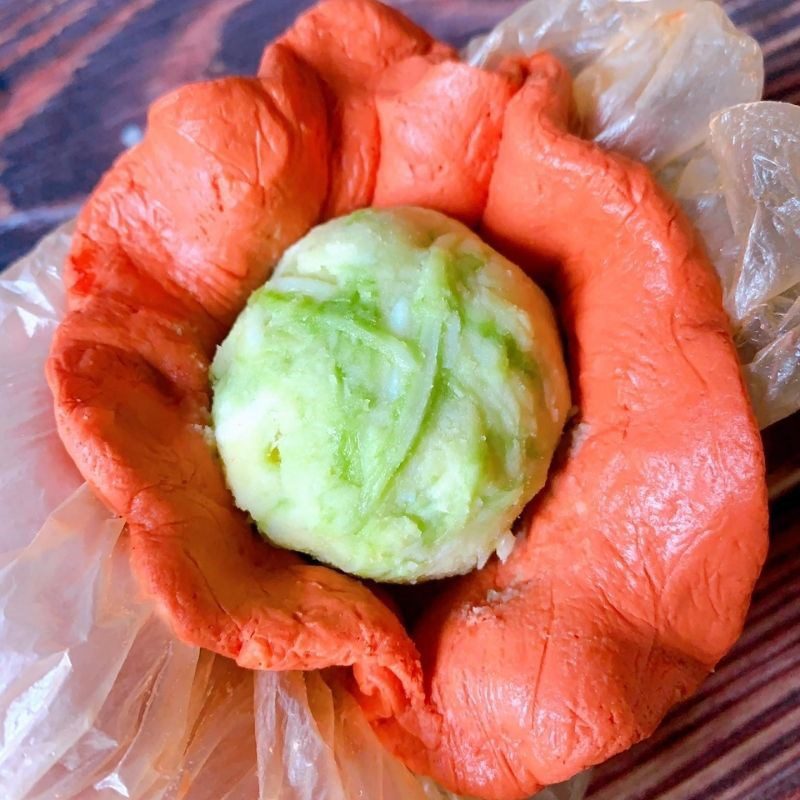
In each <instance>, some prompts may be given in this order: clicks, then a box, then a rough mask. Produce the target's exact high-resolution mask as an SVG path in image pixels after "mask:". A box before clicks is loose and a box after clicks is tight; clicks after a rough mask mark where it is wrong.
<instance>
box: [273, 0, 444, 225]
mask: <svg viewBox="0 0 800 800" xmlns="http://www.w3.org/2000/svg"><path fill="white" fill-rule="evenodd" d="M279 41H280V42H283V43H284V44H286V45H287V46H288V47H290V48H291V49H292V50H293V51H294V52H295V53H297V55H298V56H300V57H301V58H303V59H304V60H305V61H306V63H308V64H309V65H311V66H312V67H313V68H314V69H315V70H316V72H317V74H318V75H319V76H320V77H321V78H322V80H323V82H324V84H325V87H326V89H327V93H326V94H327V101H328V106H329V114H330V117H329V119H330V145H331V153H330V158H331V160H330V168H331V177H330V191H329V192H328V198H327V202H326V204H325V209H324V216H325V218H326V219H327V218H329V217H338V216H341V215H342V214H346V213H348V212H349V211H353V210H355V209H357V208H363V207H364V206H368V205H370V204H371V203H372V195H373V192H374V191H375V173H376V171H377V169H378V159H379V157H380V134H379V130H378V116H377V112H376V109H375V88H376V84H377V83H378V80H379V79H380V76H381V75H382V73H383V71H384V70H385V69H386V68H387V67H389V66H390V65H392V64H395V63H397V62H398V61H402V60H403V59H405V58H408V57H409V56H414V55H425V54H427V53H432V54H433V55H435V57H437V58H445V57H453V58H454V57H455V53H454V51H453V50H452V49H451V48H450V47H447V46H446V45H443V44H441V43H439V42H436V41H435V40H434V39H432V38H431V37H430V36H429V35H428V34H427V33H426V32H425V31H424V30H422V29H421V28H419V27H417V26H416V25H414V23H413V22H411V21H410V20H409V19H407V18H406V17H404V16H403V15H402V14H400V13H399V12H397V11H395V10H394V9H391V8H388V7H387V6H384V5H381V4H380V3H376V2H372V0H327V1H326V2H322V3H319V4H318V5H316V6H314V7H313V8H312V9H311V10H310V11H308V12H307V13H306V14H304V15H303V16H301V17H300V18H299V19H298V20H297V22H295V24H294V25H293V26H292V27H291V28H290V29H289V30H288V31H287V32H286V33H285V34H284V35H283V36H282V37H281V39H280V40H279ZM269 53H270V48H267V50H266V52H265V56H264V57H265V58H268V57H269ZM263 69H264V64H263V62H262V65H261V67H260V68H259V73H262V72H263Z"/></svg>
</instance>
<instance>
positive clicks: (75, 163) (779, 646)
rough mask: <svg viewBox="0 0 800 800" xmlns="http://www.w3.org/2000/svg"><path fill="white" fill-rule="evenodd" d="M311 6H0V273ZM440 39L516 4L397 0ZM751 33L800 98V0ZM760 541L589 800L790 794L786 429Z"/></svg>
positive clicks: (734, 12)
mask: <svg viewBox="0 0 800 800" xmlns="http://www.w3.org/2000/svg"><path fill="white" fill-rule="evenodd" d="M307 5H310V0H0V269H1V268H2V267H3V266H4V265H6V264H8V263H10V262H11V261H13V260H14V259H15V258H17V257H18V256H20V255H22V254H23V253H24V252H25V251H27V250H28V249H29V248H30V247H31V245H32V244H33V243H34V242H35V241H36V240H37V239H38V238H39V237H40V236H41V235H42V234H44V233H45V232H47V230H49V229H50V228H52V227H53V226H55V225H56V224H58V223H60V222H61V221H63V220H65V219H67V218H69V217H71V216H73V215H74V214H75V213H76V211H77V210H78V208H79V206H80V204H81V202H82V200H83V199H84V198H85V196H86V194H87V193H88V192H89V191H90V190H91V188H92V187H93V185H94V184H95V183H96V182H97V180H98V178H99V177H100V175H101V174H102V173H103V171H104V170H105V169H106V168H107V167H108V165H109V164H110V163H111V161H112V160H113V158H114V157H115V156H116V155H117V154H118V153H119V152H120V151H121V150H123V149H124V148H125V147H126V146H127V145H129V144H131V143H133V142H134V141H135V140H136V139H137V137H138V136H139V135H140V133H141V128H142V125H143V123H144V118H145V112H146V108H147V106H148V104H149V103H150V102H151V101H152V100H153V99H154V98H156V97H157V96H159V95H160V94H163V93H164V92H165V91H167V90H169V89H171V88H173V87H174V86H176V85H179V84H181V83H185V82H187V81H191V80H198V79H201V78H205V77H210V76H216V75H222V74H229V73H248V72H252V71H253V70H254V69H255V66H256V64H257V62H258V57H259V55H260V53H261V50H262V48H263V46H264V43H265V42H266V41H267V40H268V39H270V38H271V37H272V36H274V35H275V34H276V33H277V32H279V31H280V30H282V29H283V28H284V27H286V26H287V25H288V24H289V23H290V22H291V20H292V19H293V18H294V17H295V15H296V14H297V13H298V11H300V10H301V9H302V8H304V7H305V6H307ZM395 5H397V6H399V7H401V8H402V9H403V10H404V11H405V12H406V13H408V14H409V15H410V16H411V17H413V18H414V19H416V20H417V21H418V22H420V23H421V24H423V25H424V26H426V27H427V28H428V29H429V30H430V31H431V32H432V33H434V34H435V35H437V36H439V37H441V38H443V39H446V40H448V41H450V42H452V43H454V44H462V43H464V42H465V41H466V40H467V39H468V38H469V37H470V36H472V35H473V34H475V33H477V32H480V31H483V30H486V29H487V28H488V27H490V26H491V25H492V24H494V23H495V22H496V21H497V20H498V19H500V18H502V17H503V16H505V15H507V14H508V13H510V12H511V11H512V10H513V9H514V8H516V7H517V6H518V5H519V0H395ZM724 5H725V7H726V9H727V10H728V12H729V14H730V15H731V16H732V18H733V19H734V21H735V22H736V23H737V24H739V25H740V26H742V27H743V28H745V29H746V30H748V31H749V32H750V33H752V34H753V35H754V36H755V37H756V38H758V39H759V40H760V41H761V43H762V46H763V49H764V53H765V59H766V67H767V75H768V78H767V86H766V96H767V97H769V98H772V99H783V100H788V101H790V102H799V101H800V0H728V2H726V3H724ZM765 441H766V445H767V452H768V460H769V463H770V479H771V489H772V492H773V494H774V496H775V497H776V498H778V499H776V502H775V504H774V508H773V540H772V549H771V553H770V558H769V562H768V564H767V567H766V569H765V571H764V574H763V576H762V578H761V581H760V583H759V586H758V590H757V592H756V595H755V597H754V603H753V607H752V610H751V613H750V616H749V620H748V623H747V626H746V629H745V633H744V635H743V637H742V639H741V641H740V642H739V643H738V644H737V646H736V647H735V648H734V650H733V652H732V653H731V654H730V655H729V656H728V658H726V659H725V661H724V662H723V663H722V664H721V665H720V667H719V668H718V670H717V672H716V673H715V674H714V675H713V676H712V677H711V678H710V679H709V680H708V681H707V682H706V683H705V684H704V686H703V688H702V690H701V691H700V693H699V694H698V695H697V696H696V697H694V698H692V699H691V700H690V701H689V702H687V703H685V704H683V705H682V706H681V707H679V708H678V709H676V710H675V711H674V712H673V713H672V714H670V716H669V717H668V719H667V720H666V721H665V723H664V725H663V726H662V727H661V729H660V730H659V732H658V733H657V734H656V736H654V737H653V738H651V739H650V740H649V741H647V742H645V743H643V744H641V745H639V746H638V747H635V748H634V749H633V750H631V751H629V752H628V753H626V754H623V755H622V756H619V757H618V758H616V759H613V760H612V761H610V762H608V763H607V764H605V765H603V766H601V767H599V768H598V769H597V770H596V772H595V777H594V781H593V784H592V788H591V790H590V795H589V796H590V800H799V799H800V602H798V601H799V600H800V515H798V508H799V507H800V498H798V495H797V493H796V492H794V493H792V492H790V491H788V490H789V489H790V488H791V487H792V486H793V485H794V483H795V482H796V480H797V476H798V475H800V420H799V419H798V418H797V417H795V418H792V419H789V420H785V421H784V422H783V423H779V424H778V425H777V426H773V428H771V429H770V430H768V431H767V432H766V437H765Z"/></svg>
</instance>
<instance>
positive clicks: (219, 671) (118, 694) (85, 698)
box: [0, 0, 800, 800]
mask: <svg viewBox="0 0 800 800" xmlns="http://www.w3.org/2000/svg"><path fill="white" fill-rule="evenodd" d="M539 48H548V49H551V50H553V51H555V52H556V53H557V54H558V55H559V56H561V57H562V58H563V59H564V60H565V61H566V62H567V63H568V65H569V66H570V68H571V69H572V70H573V72H574V74H575V79H576V84H575V87H576V97H577V101H578V104H579V109H580V111H581V114H582V118H583V120H584V124H585V128H586V131H587V132H588V133H589V134H591V135H592V136H594V137H595V138H596V139H597V140H598V141H600V142H602V143H603V144H604V145H606V146H609V147H615V148H618V149H621V150H624V151H625V152H628V153H629V154H631V155H633V156H635V157H637V158H640V159H643V160H645V161H647V162H648V163H650V164H651V166H652V167H653V169H654V170H655V171H656V172H657V174H658V175H659V178H660V179H661V181H662V182H663V183H664V185H665V186H667V188H669V189H670V190H671V191H672V192H673V193H674V194H675V195H676V196H677V197H678V198H679V200H680V201H681V203H682V204H683V206H684V207H685V209H686V210H687V212H688V213H689V215H690V216H691V217H692V219H693V220H694V222H695V224H696V226H697V227H698V229H699V230H700V231H701V233H702V235H703V237H704V239H705V242H706V246H707V248H708V250H709V253H710V255H711V256H712V258H713V260H714V262H715V264H716V266H717V269H718V270H719V273H720V276H721V279H722V283H723V287H724V290H725V302H726V307H727V309H728V311H729V313H730V315H731V318H732V320H733V322H734V326H735V330H736V338H737V344H738V346H739V349H740V353H741V355H742V362H743V365H744V373H745V376H746V378H747V380H748V383H749V386H750V391H751V393H752V396H753V400H754V403H755V406H756V409H757V412H758V415H759V419H760V420H761V422H762V424H767V423H769V422H772V421H774V420H777V419H779V418H780V417H782V416H784V415H786V414H789V413H791V412H792V411H794V410H795V409H797V407H798V406H799V405H800V388H799V387H798V383H799V380H798V374H799V372H800V368H799V367H798V365H799V364H800V345H799V344H798V335H799V334H798V330H799V328H798V325H800V289H798V283H799V282H800V258H798V255H800V241H798V237H799V236H800V233H799V232H800V200H798V196H800V191H799V190H800V186H799V185H798V182H799V181H798V176H800V141H798V136H799V135H800V109H798V108H795V107H792V106H787V105H784V104H778V103H757V102H752V101H755V100H757V99H758V97H760V93H761V82H762V78H763V72H762V64H761V55H760V52H759V51H758V48H757V46H756V45H755V43H754V42H753V41H752V40H751V39H749V37H747V36H745V35H743V34H741V33H738V32H736V31H735V30H734V29H733V28H732V27H731V25H730V23H729V22H728V21H727V20H726V18H725V17H724V15H723V14H722V12H721V11H720V9H719V8H718V7H717V6H716V5H715V4H712V3H709V2H691V0H534V2H531V3H529V4H527V5H525V6H523V7H522V8H520V9H519V10H518V11H517V13H516V14H514V15H513V16H512V17H511V18H510V19H509V20H507V21H506V22H505V23H503V24H501V25H500V26H499V27H498V29H497V30H495V31H494V32H493V33H491V34H489V35H488V36H486V37H482V38H481V39H479V40H477V41H475V42H473V43H471V44H470V45H469V46H468V48H467V54H468V56H469V58H470V59H471V60H472V61H473V62H474V63H478V64H485V65H488V66H493V65H494V64H496V63H498V62H499V61H500V60H501V58H502V57H503V56H504V55H506V54H508V53H515V52H516V53H519V52H530V51H533V50H535V49H539ZM740 104H744V105H740ZM730 106H733V107H730ZM69 235H70V229H69V227H68V226H67V227H65V228H62V229H60V230H59V231H57V232H55V233H54V234H51V235H50V236H48V237H47V238H46V239H44V240H43V242H42V243H41V244H40V246H39V247H38V248H37V249H36V250H35V251H34V252H33V253H32V254H31V255H30V256H28V257H27V258H26V259H23V260H22V261H21V262H19V263H18V264H17V265H16V266H15V267H13V268H12V269H11V270H10V271H9V272H7V273H5V274H4V275H3V276H2V279H0V402H1V403H2V415H1V416H0V437H2V441H3V443H4V448H3V460H2V463H0V504H2V508H3V518H2V522H0V525H2V528H0V554H1V555H0V611H2V614H0V718H1V719H2V739H1V740H0V743H1V744H0V796H2V797H3V798H5V799H6V800H21V799H22V798H30V799H31V800H33V799H35V800H72V799H73V798H74V799H75V800H77V799H78V798H80V799H81V800H83V799H84V798H86V799H87V800H88V799H90V798H104V800H105V799H106V798H114V797H126V798H130V799H131V800H255V799H256V798H258V800H350V799H351V798H369V799H370V800H394V798H397V800H416V798H419V800H423V798H426V799H427V800H431V799H432V798H445V797H448V796H449V795H447V794H445V793H443V792H442V791H441V790H440V789H438V788H437V787H435V786H433V785H432V784H430V783H429V782H426V781H424V780H419V779H418V778H416V777H414V776H413V775H411V773H409V772H408V770H406V769H405V767H404V766H402V765H401V764H400V763H399V762H398V761H396V760H395V759H393V758H392V757H391V756H390V755H389V754H388V753H387V752H386V751H385V750H384V749H383V748H382V747H381V745H380V744H379V742H378V741H377V739H376V737H375V735H374V733H373V732H372V730H371V728H370V727H369V726H368V724H367V723H366V721H365V719H364V717H363V715H362V714H361V711H360V709H359V708H358V706H357V705H356V703H355V702H354V700H353V699H352V698H351V697H350V696H349V695H348V693H347V692H346V690H345V689H344V688H343V685H342V682H341V677H340V675H339V673H337V672H335V671H333V672H330V673H324V674H320V673H266V672H265V673H258V674H255V675H254V674H253V673H250V672H247V671H244V670H241V669H239V668H238V667H236V666H235V664H233V663H232V662H228V661H226V660H225V659H221V658H218V657H216V656H213V655H211V654H209V653H205V652H201V651H199V650H197V649H196V648H192V647H188V646H186V645H183V644H181V643H180V642H178V641H176V640H175V639H173V638H172V637H171V635H170V634H169V632H168V630H167V628H166V627H165V626H164V625H163V624H162V622H161V621H160V619H159V618H158V616H157V615H156V613H155V612H154V610H153V608H152V607H151V606H150V605H149V604H148V603H147V602H146V601H144V600H143V599H142V598H141V597H139V596H138V594H137V590H136V587H135V584H134V582H133V580H132V577H131V574H130V571H129V567H128V559H127V550H126V548H127V541H126V536H125V533H124V531H123V523H122V521H121V520H118V519H114V518H113V517H112V516H111V515H110V514H109V513H108V511H107V510H106V509H105V508H104V507H103V505H102V504H101V503H100V502H99V501H97V500H96V499H95V498H94V497H93V495H92V494H91V492H90V491H89V490H88V489H87V488H86V487H80V478H79V476H78V474H77V472H76V470H75V468H74V467H73V466H72V464H71V462H70V461H69V459H68V457H67V456H66V454H65V453H64V451H63V449H62V448H61V445H60V442H59V441H58V437H57V435H56V432H55V427H54V423H53V416H52V404H51V399H50V394H49V392H48V390H47V387H46V385H45V383H44V377H43V364H44V360H45V357H46V354H47V351H48V348H49V343H50V339H51V337H52V333H53V330H54V328H55V326H56V324H57V322H58V320H59V319H60V317H61V315H62V313H63V303H64V291H63V287H62V284H61V279H60V272H61V266H62V263H63V259H64V257H65V255H66V252H67V249H68V246H69ZM59 504H61V505H60V506H59ZM57 506H59V507H58V508H57V509H56V510H55V511H54V512H53V513H52V514H50V512H51V511H52V510H53V509H54V508H56V507H57ZM48 515H49V517H48ZM43 523H44V524H43ZM42 525H43V527H42ZM39 528H41V530H39ZM37 530H38V533H37ZM587 783H588V775H587V774H586V773H585V774H583V775H580V776H578V777H576V778H575V779H573V780H572V781H570V782H569V783H567V784H564V785H562V786H559V787H552V788H551V789H550V790H547V791H546V792H543V793H541V795H540V797H541V798H542V800H581V798H582V797H583V795H584V793H585V790H586V785H587Z"/></svg>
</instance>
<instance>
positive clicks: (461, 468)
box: [211, 208, 569, 582]
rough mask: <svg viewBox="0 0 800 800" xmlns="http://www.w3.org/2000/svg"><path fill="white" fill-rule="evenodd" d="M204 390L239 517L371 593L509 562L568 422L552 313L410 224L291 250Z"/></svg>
mask: <svg viewBox="0 0 800 800" xmlns="http://www.w3.org/2000/svg"><path fill="white" fill-rule="evenodd" d="M211 377H212V385H213V404H212V416H213V424H214V431H215V437H216V443H217V447H218V449H219V453H220V456H221V458H222V461H223V464H224V468H225V473H226V476H227V480H228V484H229V486H230V488H231V491H232V492H233V495H234V497H235V499H236V503H237V505H238V506H239V507H240V508H241V509H243V510H245V511H247V512H248V513H249V514H250V515H251V516H252V518H253V520H254V521H255V524H256V525H257V526H258V529H259V531H260V532H261V533H262V534H263V535H264V536H265V537H266V538H267V539H269V540H270V541H271V542H273V543H274V544H276V545H278V546H281V547H285V548H290V549H292V550H298V551H301V552H303V553H307V554H309V555H311V556H313V557H315V558H317V559H319V560H320V561H323V562H325V563H328V564H331V565H333V566H335V567H338V568H339V569H341V570H343V571H345V572H349V573H352V574H355V575H360V576H363V577H365V578H373V579H375V580H380V581H394V582H415V581H419V580H423V579H430V578H439V577H444V576H447V575H455V574H461V573H465V572H468V571H469V570H471V569H473V568H475V567H476V566H479V565H481V564H483V563H484V562H485V561H486V559H487V558H488V557H489V556H490V555H491V554H492V552H494V551H495V550H497V549H498V548H499V549H500V550H501V551H502V550H504V549H508V548H509V547H510V545H511V543H513V540H512V539H511V538H510V536H511V535H510V532H509V531H510V527H511V525H512V523H513V521H514V519H515V518H516V517H517V516H518V515H519V513H520V511H521V510H522V508H523V506H524V505H525V504H526V503H527V502H528V501H529V500H530V499H531V498H532V497H533V496H534V495H535V494H536V492H537V491H538V490H539V489H540V488H541V487H542V485H543V484H544V482H545V479H546V476H547V470H548V467H549V465H550V461H551V458H552V455H553V451H554V449H555V447H556V444H557V442H558V439H559V436H560V434H561V430H562V427H563V424H564V421H565V417H566V414H567V410H568V408H569V389H568V385H567V378H566V372H565V369H564V362H563V357H562V353H561V346H560V340H559V336H558V331H557V329H556V324H555V320H554V316H553V312H552V309H551V307H550V305H549V303H548V301H547V299H546V297H545V296H544V294H543V293H542V292H541V290H540V289H539V288H538V287H537V286H536V285H535V284H534V283H533V282H532V281H531V280H530V279H529V278H527V277H526V276H525V275H524V273H523V272H522V271H521V270H520V269H519V268H518V267H517V266H515V265H514V264H512V263H511V262H509V261H508V260H507V259H505V258H503V257H502V256H501V255H500V254H499V253H497V252H495V251H494V250H492V249H491V248H490V247H488V246H487V245H486V244H484V243H483V242H482V241H481V240H480V239H479V238H478V236H476V235H475V234H474V233H473V232H472V231H470V230H469V229H468V228H466V227H464V226H463V225H462V224H460V223H458V222H456V221H454V220H451V219H448V218H447V217H445V216H443V215H442V214H439V213H437V212H434V211H428V210H424V209H420V208H399V209H393V210H387V211H377V210H364V211H357V212H355V213H354V214H350V215H349V216H347V217H343V218H340V219H336V220H333V221H332V222H328V223H326V224H324V225H320V226H318V227H317V228H315V229H314V230H312V231H311V232H310V233H309V234H308V235H306V236H305V237H304V238H303V239H302V240H301V241H299V242H297V244H295V245H294V246H293V247H291V248H290V249H289V250H287V251H286V253H285V254H284V256H283V258H282V260H281V262H280V264H279V265H278V267H277V269H276V271H275V273H274V275H273V277H272V278H271V279H270V280H269V281H268V282H267V283H266V284H264V286H262V287H261V288H259V289H257V290H256V291H255V292H253V294H252V296H251V297H250V299H249V301H248V303H247V306H246V308H245V309H244V311H242V313H241V314H240V316H239V318H238V319H237V320H236V323H235V324H234V326H233V328H232V330H231V332H230V334H229V335H228V337H227V338H226V339H225V341H224V342H223V343H222V345H221V346H220V348H219V350H218V352H217V355H216V357H215V359H214V363H213V365H212V369H211Z"/></svg>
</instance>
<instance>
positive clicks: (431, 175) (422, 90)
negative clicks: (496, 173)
mask: <svg viewBox="0 0 800 800" xmlns="http://www.w3.org/2000/svg"><path fill="white" fill-rule="evenodd" d="M380 88H381V89H382V92H380V93H379V94H378V101H377V102H378V117H379V119H380V132H381V160H380V166H379V167H378V177H377V183H376V186H375V197H374V200H373V203H374V205H376V206H393V205H421V206H428V207H430V208H435V209H437V210H439V211H442V212H443V213H445V214H448V215H450V216H451V217H456V218H457V219H460V220H461V221H462V222H465V223H467V224H468V225H472V224H475V223H476V222H478V221H479V220H480V217H481V213H482V211H483V207H484V205H485V204H486V196H487V194H488V192H489V180H490V178H491V177H492V168H493V166H494V160H495V157H496V155H497V147H498V145H499V143H500V132H501V130H502V127H503V114H504V112H505V108H506V105H507V104H508V101H509V100H510V99H511V97H512V95H513V94H514V92H515V91H516V89H517V88H518V85H517V82H515V81H514V80H513V79H512V78H511V77H508V76H506V75H503V74H500V73H493V72H486V71H484V70H480V69H475V68H474V67H469V66H467V65H466V64H460V63H458V62H454V61H444V62H442V63H438V64H437V63H431V62H430V60H425V59H422V58H419V59H407V60H406V61H404V62H401V63H400V64H398V65H396V66H395V67H394V68H393V69H390V70H387V74H386V76H385V77H384V80H383V82H382V84H381V87H380ZM455 154H457V157H456V155H455Z"/></svg>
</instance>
